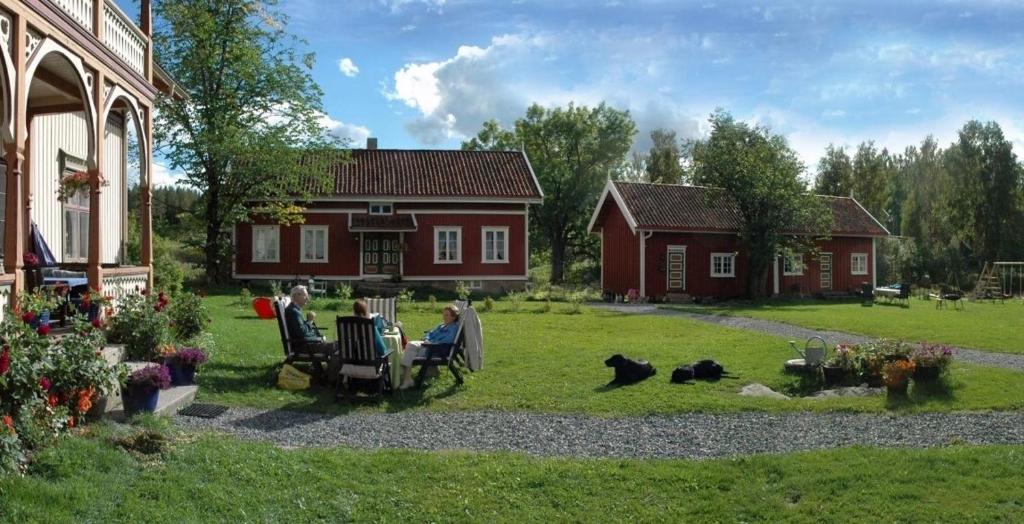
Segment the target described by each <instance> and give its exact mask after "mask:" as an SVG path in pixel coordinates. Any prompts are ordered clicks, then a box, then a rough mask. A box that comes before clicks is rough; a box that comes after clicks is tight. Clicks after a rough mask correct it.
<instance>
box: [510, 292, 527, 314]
mask: <svg viewBox="0 0 1024 524" xmlns="http://www.w3.org/2000/svg"><path fill="white" fill-rule="evenodd" d="M524 296H526V293H524V292H522V291H509V292H508V293H505V298H506V299H507V300H508V303H509V306H510V307H511V308H512V311H514V312H518V311H519V308H520V306H522V303H523V297H524Z"/></svg>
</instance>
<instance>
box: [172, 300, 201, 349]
mask: <svg viewBox="0 0 1024 524" xmlns="http://www.w3.org/2000/svg"><path fill="white" fill-rule="evenodd" d="M170 306H171V307H170V308H169V309H168V315H169V316H170V319H171V325H172V326H173V329H174V334H175V336H176V337H177V339H178V340H179V341H185V340H191V339H193V338H195V337H197V336H199V334H200V333H202V332H203V331H204V330H205V329H206V325H207V324H209V323H210V313H209V312H208V311H207V309H206V305H205V304H203V299H201V298H199V297H198V296H196V295H194V294H192V293H180V294H178V295H177V296H175V297H174V300H173V301H172V302H171V304H170Z"/></svg>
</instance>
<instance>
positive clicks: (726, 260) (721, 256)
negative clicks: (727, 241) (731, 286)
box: [711, 253, 736, 278]
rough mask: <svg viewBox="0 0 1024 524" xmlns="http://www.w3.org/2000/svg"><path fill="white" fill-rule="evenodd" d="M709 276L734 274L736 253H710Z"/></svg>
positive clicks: (721, 276) (731, 275)
mask: <svg viewBox="0 0 1024 524" xmlns="http://www.w3.org/2000/svg"><path fill="white" fill-rule="evenodd" d="M711 276H713V277H716V278H725V277H734V276H736V254H735V253H711Z"/></svg>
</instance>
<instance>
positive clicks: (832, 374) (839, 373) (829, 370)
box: [821, 366, 846, 386]
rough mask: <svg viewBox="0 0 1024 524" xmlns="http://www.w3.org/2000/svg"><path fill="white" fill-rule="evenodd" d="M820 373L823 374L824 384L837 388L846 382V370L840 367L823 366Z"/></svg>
mask: <svg viewBox="0 0 1024 524" xmlns="http://www.w3.org/2000/svg"><path fill="white" fill-rule="evenodd" d="M821 371H822V372H823V373H824V374H825V384H826V385H829V386H837V385H839V384H842V383H843V381H845V380H846V369H844V368H842V367H840V366H834V367H833V366H824V367H822V368H821Z"/></svg>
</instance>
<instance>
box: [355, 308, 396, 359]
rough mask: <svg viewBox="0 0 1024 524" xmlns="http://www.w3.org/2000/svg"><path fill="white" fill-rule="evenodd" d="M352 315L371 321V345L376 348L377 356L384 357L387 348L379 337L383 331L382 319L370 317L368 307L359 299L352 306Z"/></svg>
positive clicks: (378, 316)
mask: <svg viewBox="0 0 1024 524" xmlns="http://www.w3.org/2000/svg"><path fill="white" fill-rule="evenodd" d="M352 313H353V314H354V315H355V316H357V317H359V318H370V319H373V345H374V346H376V347H377V354H378V355H380V356H384V354H385V353H387V352H388V347H387V345H385V344H384V337H382V336H381V332H382V331H384V319H383V318H381V316H380V315H377V316H371V315H370V307H369V306H368V305H367V304H366V301H365V300H363V299H361V298H360V299H357V300H356V301H355V302H354V303H353V304H352Z"/></svg>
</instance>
